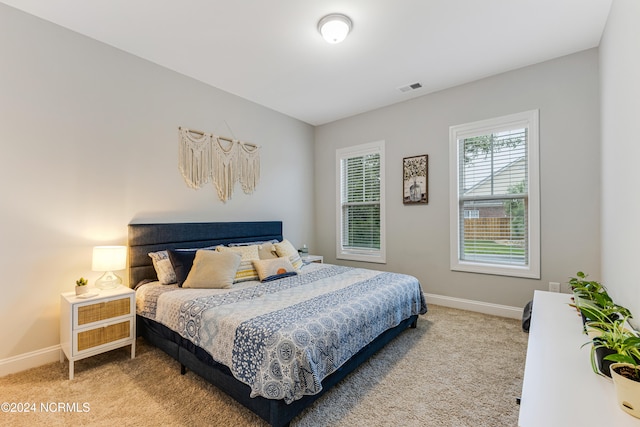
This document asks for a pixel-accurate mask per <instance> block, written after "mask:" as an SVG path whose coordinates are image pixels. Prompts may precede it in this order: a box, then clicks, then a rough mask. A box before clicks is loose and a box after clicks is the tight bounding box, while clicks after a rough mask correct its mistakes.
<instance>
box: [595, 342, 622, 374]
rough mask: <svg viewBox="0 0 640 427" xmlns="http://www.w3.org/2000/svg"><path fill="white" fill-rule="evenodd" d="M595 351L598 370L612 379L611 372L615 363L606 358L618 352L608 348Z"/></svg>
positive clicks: (599, 348)
mask: <svg viewBox="0 0 640 427" xmlns="http://www.w3.org/2000/svg"><path fill="white" fill-rule="evenodd" d="M595 350H596V365H597V366H598V370H599V371H600V372H601V373H602V374H604V375H606V376H608V377H609V378H611V372H610V371H609V370H610V368H611V365H612V364H613V362H612V361H611V360H604V358H605V357H607V356H609V355H611V354H616V353H617V352H616V351H615V350H611V349H610V348H606V347H598V348H596V349H595Z"/></svg>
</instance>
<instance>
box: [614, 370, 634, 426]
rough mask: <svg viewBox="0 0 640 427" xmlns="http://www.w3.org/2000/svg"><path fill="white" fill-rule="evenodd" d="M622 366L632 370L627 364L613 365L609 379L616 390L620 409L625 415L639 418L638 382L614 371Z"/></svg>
mask: <svg viewBox="0 0 640 427" xmlns="http://www.w3.org/2000/svg"><path fill="white" fill-rule="evenodd" d="M624 366H629V367H632V368H633V365H631V364H629V363H613V364H612V365H611V378H612V379H613V384H614V386H615V388H616V397H617V400H618V404H619V405H620V408H621V409H622V410H623V411H625V412H626V413H628V414H630V415H633V416H634V417H636V418H640V382H637V381H634V380H632V379H630V378H627V377H625V376H623V375H620V374H619V373H618V372H617V371H616V369H617V368H620V367H624Z"/></svg>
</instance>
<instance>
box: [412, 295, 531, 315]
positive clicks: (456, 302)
mask: <svg viewBox="0 0 640 427" xmlns="http://www.w3.org/2000/svg"><path fill="white" fill-rule="evenodd" d="M424 296H425V298H426V299H427V305H429V304H434V305H442V306H445V307H451V308H459V309H461V310H469V311H476V312H479V313H485V314H493V315H494V316H500V317H509V318H511V319H522V310H523V308H520V307H511V306H508V305H500V304H492V303H489V302H482V301H474V300H470V299H463V298H454V297H447V296H444V295H436V294H424Z"/></svg>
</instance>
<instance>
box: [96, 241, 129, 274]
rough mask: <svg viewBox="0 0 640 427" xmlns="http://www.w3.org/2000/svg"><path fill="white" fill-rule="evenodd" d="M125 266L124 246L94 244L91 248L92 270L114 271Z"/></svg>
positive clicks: (125, 249) (125, 254)
mask: <svg viewBox="0 0 640 427" xmlns="http://www.w3.org/2000/svg"><path fill="white" fill-rule="evenodd" d="M125 268H127V247H126V246H95V247H94V248H93V261H92V263H91V269H92V270H93V271H114V270H124V269H125Z"/></svg>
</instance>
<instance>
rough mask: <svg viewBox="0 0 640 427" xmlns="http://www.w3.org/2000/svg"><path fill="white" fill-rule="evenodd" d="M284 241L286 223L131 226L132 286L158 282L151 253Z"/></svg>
mask: <svg viewBox="0 0 640 427" xmlns="http://www.w3.org/2000/svg"><path fill="white" fill-rule="evenodd" d="M272 239H277V240H279V241H281V240H282V221H255V222H186V223H167V224H129V286H131V287H132V288H133V287H135V286H136V285H137V284H138V283H139V282H140V281H141V280H143V279H152V280H156V279H157V276H156V272H155V270H154V268H153V263H152V262H151V258H149V255H148V254H149V252H155V251H160V250H163V249H188V248H203V247H206V246H214V245H226V244H229V243H246V242H259V241H267V240H272Z"/></svg>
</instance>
